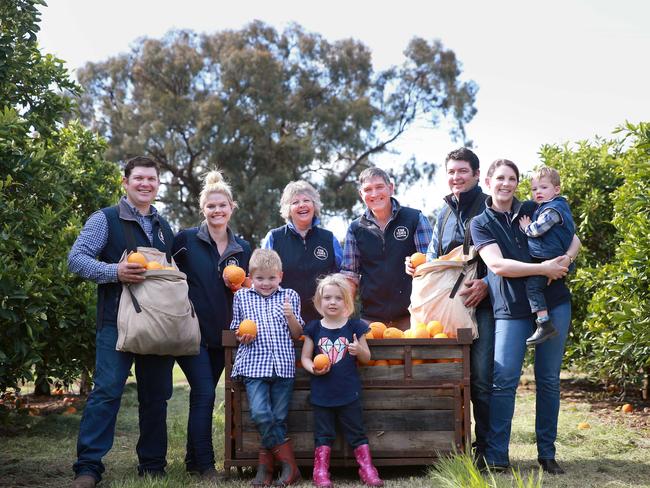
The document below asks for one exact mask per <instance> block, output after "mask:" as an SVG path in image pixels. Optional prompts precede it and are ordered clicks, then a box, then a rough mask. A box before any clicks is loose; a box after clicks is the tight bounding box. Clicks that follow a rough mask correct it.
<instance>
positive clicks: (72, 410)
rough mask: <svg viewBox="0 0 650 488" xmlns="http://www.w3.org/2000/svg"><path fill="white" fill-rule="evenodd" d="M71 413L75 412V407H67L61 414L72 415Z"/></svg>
mask: <svg viewBox="0 0 650 488" xmlns="http://www.w3.org/2000/svg"><path fill="white" fill-rule="evenodd" d="M73 413H77V409H76V408H74V407H68V408H66V409H65V412H63V415H72V414H73Z"/></svg>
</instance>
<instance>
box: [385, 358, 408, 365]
mask: <svg viewBox="0 0 650 488" xmlns="http://www.w3.org/2000/svg"><path fill="white" fill-rule="evenodd" d="M388 364H389V365H390V366H399V365H400V364H404V361H402V360H401V359H389V360H388Z"/></svg>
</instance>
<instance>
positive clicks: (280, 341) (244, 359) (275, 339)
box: [230, 287, 304, 378]
mask: <svg viewBox="0 0 650 488" xmlns="http://www.w3.org/2000/svg"><path fill="white" fill-rule="evenodd" d="M287 296H288V297H289V303H290V304H291V308H292V309H293V313H294V315H295V316H296V318H297V319H298V322H299V323H300V325H304V322H303V320H302V318H301V317H300V297H299V296H298V293H297V292H295V291H294V290H292V289H290V288H282V287H279V288H278V290H277V291H275V292H274V293H272V294H271V295H269V296H267V297H265V296H263V295H260V294H259V293H258V292H256V291H255V290H254V289H253V288H242V289H241V290H239V291H238V292H237V293H235V298H234V300H233V304H232V322H231V324H230V328H231V329H232V330H237V329H238V328H239V324H240V323H241V321H242V320H244V319H250V320H253V321H254V322H255V323H256V324H257V337H256V338H255V340H253V341H252V342H251V343H250V344H240V345H239V348H238V349H237V356H236V357H235V364H234V365H233V367H232V377H233V378H235V377H237V376H246V377H249V378H270V377H272V376H273V375H276V376H280V377H282V378H293V377H294V376H295V374H296V353H295V350H294V347H293V340H292V339H291V332H290V330H289V324H288V323H287V319H286V317H285V316H284V311H283V308H284V301H285V297H287Z"/></svg>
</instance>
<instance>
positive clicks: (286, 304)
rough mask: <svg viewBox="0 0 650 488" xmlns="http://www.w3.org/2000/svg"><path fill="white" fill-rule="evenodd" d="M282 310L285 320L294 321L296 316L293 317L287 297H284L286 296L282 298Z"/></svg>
mask: <svg viewBox="0 0 650 488" xmlns="http://www.w3.org/2000/svg"><path fill="white" fill-rule="evenodd" d="M282 308H283V310H282V311H283V312H284V316H285V317H286V318H287V319H294V320H296V316H295V315H294V313H293V309H292V308H291V303H289V295H286V296H285V297H284V305H283V306H282Z"/></svg>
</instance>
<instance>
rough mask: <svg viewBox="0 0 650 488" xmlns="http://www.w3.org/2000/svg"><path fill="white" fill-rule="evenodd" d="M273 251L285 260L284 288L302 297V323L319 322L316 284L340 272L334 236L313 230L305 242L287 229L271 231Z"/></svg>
mask: <svg viewBox="0 0 650 488" xmlns="http://www.w3.org/2000/svg"><path fill="white" fill-rule="evenodd" d="M271 232H272V235H273V250H274V251H276V252H277V253H278V254H279V255H280V258H281V259H282V271H283V276H282V283H281V286H282V287H283V288H291V289H293V290H295V291H297V292H298V295H300V305H301V314H302V319H303V320H304V321H305V323H308V322H309V321H311V320H316V319H320V318H321V316H320V314H319V313H318V312H317V311H316V309H315V308H314V302H313V298H314V293H315V292H316V280H317V279H318V278H320V277H322V276H325V275H328V274H330V273H335V272H337V271H338V269H337V267H336V259H335V256H334V244H333V242H332V241H333V238H334V237H333V234H332V233H331V232H330V231H329V230H325V229H322V228H320V227H312V228H311V229H309V231H308V232H307V235H306V236H305V239H304V240H303V238H302V236H300V234H298V233H297V232H294V231H293V230H291V229H290V228H289V226H288V225H283V226H282V227H279V228H277V229H274V230H272V231H271Z"/></svg>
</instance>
